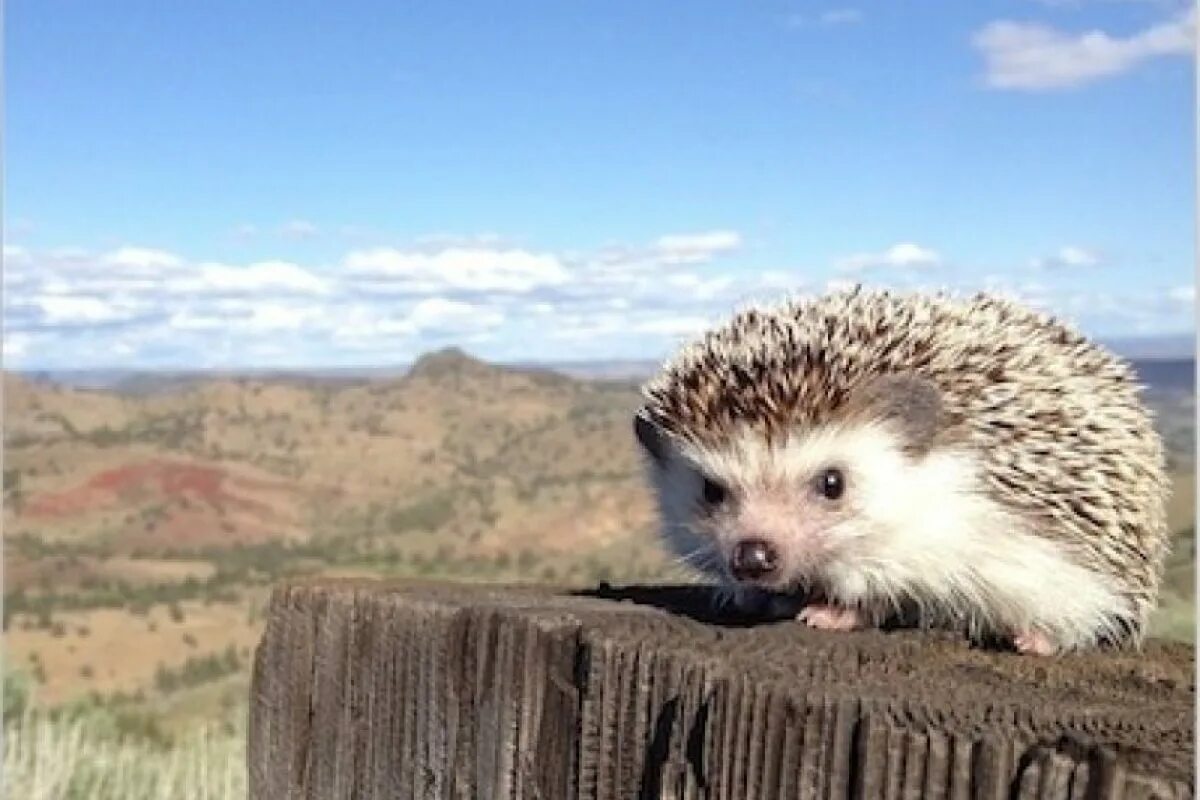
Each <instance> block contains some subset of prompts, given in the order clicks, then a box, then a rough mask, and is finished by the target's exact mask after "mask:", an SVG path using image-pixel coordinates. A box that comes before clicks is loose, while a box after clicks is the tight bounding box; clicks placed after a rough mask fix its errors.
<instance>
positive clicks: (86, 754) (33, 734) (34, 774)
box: [3, 711, 247, 800]
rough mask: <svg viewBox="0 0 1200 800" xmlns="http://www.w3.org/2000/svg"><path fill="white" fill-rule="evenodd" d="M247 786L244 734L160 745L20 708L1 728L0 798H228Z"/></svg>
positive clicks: (198, 735)
mask: <svg viewBox="0 0 1200 800" xmlns="http://www.w3.org/2000/svg"><path fill="white" fill-rule="evenodd" d="M246 791H247V789H246V757H245V732H244V731H235V732H233V733H228V732H217V731H216V730H214V729H212V728H209V727H204V728H200V729H199V730H197V731H195V732H193V733H191V734H190V735H188V736H186V737H183V738H182V739H181V740H180V741H179V742H178V743H177V744H176V745H175V746H172V747H169V748H163V747H158V746H155V745H152V744H148V743H144V742H140V741H137V740H135V739H130V738H127V737H121V736H117V735H114V734H113V733H112V732H111V731H110V730H108V729H107V728H106V727H105V725H104V724H103V722H102V721H101V720H100V719H98V718H93V717H88V716H83V717H78V718H74V719H69V718H64V717H55V716H49V715H46V714H42V713H38V712H36V711H26V712H25V713H24V714H22V715H21V716H20V717H17V718H16V719H13V720H10V721H9V722H7V723H6V724H5V726H4V777H3V793H4V796H5V797H12V798H17V797H20V798H23V799H24V800H77V799H78V800H82V799H83V798H87V800H109V799H110V798H111V800H118V798H119V800H143V798H144V799H145V800H151V798H154V800H159V798H172V799H173V800H192V799H193V798H205V800H233V798H244V797H245V796H246Z"/></svg>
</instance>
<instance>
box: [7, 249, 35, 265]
mask: <svg viewBox="0 0 1200 800" xmlns="http://www.w3.org/2000/svg"><path fill="white" fill-rule="evenodd" d="M28 260H29V251H28V250H26V249H25V248H24V247H21V246H19V245H15V244H6V245H4V263H6V264H8V263H11V262H13V261H28Z"/></svg>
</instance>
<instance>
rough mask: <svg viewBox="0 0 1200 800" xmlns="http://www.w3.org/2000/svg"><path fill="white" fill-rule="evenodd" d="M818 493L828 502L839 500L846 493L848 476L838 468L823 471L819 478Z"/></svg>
mask: <svg viewBox="0 0 1200 800" xmlns="http://www.w3.org/2000/svg"><path fill="white" fill-rule="evenodd" d="M817 491H818V492H820V493H821V496H822V497H824V498H825V499H827V500H837V499H838V498H839V497H841V496H842V493H843V492H845V491H846V476H845V475H843V474H842V471H841V470H840V469H838V468H837V467H830V468H829V469H826V470H823V471H822V472H821V474H820V475H818V476H817Z"/></svg>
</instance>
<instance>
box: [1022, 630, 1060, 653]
mask: <svg viewBox="0 0 1200 800" xmlns="http://www.w3.org/2000/svg"><path fill="white" fill-rule="evenodd" d="M1013 646H1014V647H1016V648H1017V652H1018V653H1020V654H1021V655H1025V656H1052V655H1054V654H1055V653H1057V652H1058V648H1057V647H1056V646H1055V645H1054V642H1053V641H1051V640H1050V637H1049V636H1047V635H1046V634H1044V633H1040V632H1038V631H1022V632H1021V633H1018V634H1017V635H1016V636H1014V637H1013Z"/></svg>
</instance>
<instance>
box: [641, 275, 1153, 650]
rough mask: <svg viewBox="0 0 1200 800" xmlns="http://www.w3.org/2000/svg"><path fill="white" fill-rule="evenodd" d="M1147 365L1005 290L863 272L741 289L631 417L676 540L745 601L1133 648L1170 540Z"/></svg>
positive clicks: (679, 549) (738, 601) (1037, 646)
mask: <svg viewBox="0 0 1200 800" xmlns="http://www.w3.org/2000/svg"><path fill="white" fill-rule="evenodd" d="M1143 388H1144V387H1142V386H1140V385H1139V384H1138V383H1137V382H1136V377H1135V375H1134V373H1133V370H1132V368H1131V366H1130V365H1129V364H1128V363H1127V362H1125V361H1123V360H1121V359H1119V358H1118V357H1117V356H1116V355H1114V354H1113V353H1111V352H1109V351H1108V350H1106V349H1104V348H1102V347H1101V346H1099V345H1098V344H1095V343H1093V342H1091V341H1089V340H1088V339H1086V338H1085V337H1084V336H1083V335H1081V334H1080V333H1078V332H1077V331H1076V330H1075V329H1074V328H1072V327H1071V326H1069V325H1068V324H1066V323H1064V322H1060V321H1059V320H1058V319H1056V318H1055V317H1052V316H1049V315H1047V314H1044V313H1041V312H1038V311H1035V310H1034V309H1032V308H1030V307H1027V306H1024V305H1022V304H1020V303H1018V302H1016V301H1013V300H1009V299H1005V298H1001V297H999V296H996V295H992V294H988V293H979V294H975V295H973V296H956V295H953V294H951V293H948V292H946V291H939V292H926V293H900V292H894V291H889V290H868V289H864V288H863V287H862V286H861V285H860V286H855V287H852V288H849V289H843V290H840V291H835V292H831V293H829V294H825V295H821V296H816V297H796V296H792V297H788V298H784V299H783V300H781V301H777V302H775V303H774V304H773V305H758V306H754V305H751V306H748V307H744V308H742V309H739V310H737V311H736V312H735V313H734V314H733V315H732V316H731V317H730V318H729V319H728V320H727V321H726V322H724V323H723V324H720V325H718V326H716V327H714V328H712V329H710V330H708V331H707V332H705V333H703V334H702V335H701V336H700V337H698V338H697V339H696V340H695V341H693V342H691V343H689V344H686V345H685V346H683V347H682V348H681V349H680V350H679V351H678V352H677V353H676V354H675V355H674V356H673V357H671V358H670V359H669V360H668V361H667V362H666V363H665V364H664V366H663V367H662V369H661V371H660V372H659V373H658V374H657V375H656V376H654V377H653V378H651V379H650V380H649V381H648V382H647V383H645V384H644V386H643V387H642V393H641V396H642V402H641V404H640V407H639V408H638V409H637V411H636V413H635V415H634V420H633V428H634V434H635V436H636V440H637V442H638V444H639V445H640V447H639V449H640V450H641V451H642V452H643V453H644V455H645V458H644V461H645V462H646V464H647V471H648V475H649V483H650V485H651V487H652V489H653V492H654V495H655V497H656V499H657V505H658V511H659V517H660V520H661V525H660V526H659V528H660V531H661V535H662V539H663V540H664V542H665V546H666V549H667V550H668V552H671V553H672V554H673V555H675V556H676V557H677V559H678V560H679V561H681V562H683V563H686V564H688V565H690V566H691V567H694V568H695V569H697V570H698V571H699V572H700V573H701V574H702V575H706V576H709V577H710V578H711V579H713V580H715V582H716V583H717V584H718V586H719V587H722V589H723V590H724V594H723V596H724V597H725V598H726V599H727V600H728V601H729V602H731V603H732V604H733V605H734V606H736V607H737V608H739V609H741V610H743V611H746V610H750V609H752V608H761V605H762V603H763V601H764V598H781V597H782V598H793V599H796V598H799V602H798V603H797V604H796V605H795V606H794V608H793V610H794V609H795V608H799V611H798V613H797V614H796V615H795V616H796V618H797V619H799V620H800V621H802V622H803V623H805V624H807V625H808V626H810V627H814V628H820V629H826V630H855V629H862V628H873V627H883V626H885V625H886V623H887V621H888V620H897V619H904V618H905V615H908V616H907V618H909V619H913V618H915V620H916V624H917V625H918V626H919V627H925V628H935V627H936V628H943V629H950V630H957V631H960V632H962V633H964V634H965V635H966V636H967V637H968V638H970V639H972V640H976V641H978V640H995V639H999V640H1000V641H1002V642H1005V643H1006V646H1007V647H1008V648H1010V649H1014V650H1016V651H1017V652H1020V653H1025V654H1035V655H1051V654H1054V653H1059V652H1066V651H1071V650H1081V649H1087V648H1092V647H1100V646H1115V647H1118V648H1131V649H1139V648H1141V646H1142V645H1143V643H1144V639H1145V633H1146V629H1147V625H1148V619H1149V616H1150V615H1151V613H1152V611H1153V609H1154V607H1155V604H1156V602H1157V595H1158V590H1159V584H1160V581H1161V574H1162V570H1163V562H1164V559H1165V557H1166V554H1167V550H1168V535H1167V524H1166V495H1167V481H1166V476H1165V463H1164V448H1163V443H1162V440H1161V438H1160V437H1159V436H1158V434H1157V433H1156V431H1155V428H1154V425H1153V417H1152V415H1151V413H1150V411H1149V410H1148V409H1147V408H1146V406H1145V405H1144V403H1143V401H1142V399H1141V391H1142V389H1143Z"/></svg>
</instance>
